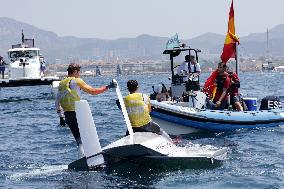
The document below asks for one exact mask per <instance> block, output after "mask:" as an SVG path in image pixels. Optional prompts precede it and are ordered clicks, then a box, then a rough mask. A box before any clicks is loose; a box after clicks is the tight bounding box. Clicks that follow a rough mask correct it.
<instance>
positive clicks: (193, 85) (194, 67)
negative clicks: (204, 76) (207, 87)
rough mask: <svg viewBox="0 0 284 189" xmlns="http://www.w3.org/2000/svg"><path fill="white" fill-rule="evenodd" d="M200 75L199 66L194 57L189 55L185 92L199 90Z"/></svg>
mask: <svg viewBox="0 0 284 189" xmlns="http://www.w3.org/2000/svg"><path fill="white" fill-rule="evenodd" d="M187 56H189V55H187ZM200 73H201V69H200V65H199V63H198V62H196V60H195V57H194V56H193V55H191V56H190V62H189V63H188V82H187V86H186V90H187V91H191V90H193V91H198V90H200V84H199V75H200Z"/></svg>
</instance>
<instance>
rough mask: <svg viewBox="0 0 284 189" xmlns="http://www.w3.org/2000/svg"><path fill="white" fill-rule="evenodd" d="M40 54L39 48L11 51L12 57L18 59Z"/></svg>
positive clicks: (10, 56)
mask: <svg viewBox="0 0 284 189" xmlns="http://www.w3.org/2000/svg"><path fill="white" fill-rule="evenodd" d="M38 55H39V51H38V50H25V51H11V52H9V58H10V59H18V58H20V57H24V58H34V57H35V56H38Z"/></svg>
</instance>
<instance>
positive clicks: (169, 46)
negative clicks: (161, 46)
mask: <svg viewBox="0 0 284 189" xmlns="http://www.w3.org/2000/svg"><path fill="white" fill-rule="evenodd" d="M178 47H179V40H178V34H175V35H174V36H172V37H171V38H170V39H169V40H168V42H167V44H166V49H173V48H178Z"/></svg>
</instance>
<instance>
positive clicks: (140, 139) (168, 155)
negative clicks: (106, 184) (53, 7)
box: [68, 87, 227, 170]
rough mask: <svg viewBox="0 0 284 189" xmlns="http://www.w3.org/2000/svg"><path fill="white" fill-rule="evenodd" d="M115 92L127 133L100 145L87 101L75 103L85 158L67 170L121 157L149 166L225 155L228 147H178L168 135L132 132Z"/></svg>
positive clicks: (107, 161) (218, 159)
mask: <svg viewBox="0 0 284 189" xmlns="http://www.w3.org/2000/svg"><path fill="white" fill-rule="evenodd" d="M116 91H117V95H118V98H119V102H120V104H121V108H122V112H123V115H124V118H125V121H126V125H127V128H128V131H129V135H128V136H125V137H122V138H121V139H119V140H117V141H115V142H113V143H111V144H109V145H107V146H105V147H104V148H101V145H100V142H99V138H98V134H97V131H96V127H95V124H94V120H93V117H92V114H91V110H90V107H89V104H88V102H87V101H86V100H81V101H78V102H76V103H75V108H76V114H77V121H78V125H79V130H80V135H81V139H82V147H83V151H84V157H83V158H81V159H79V160H77V161H75V162H73V163H71V164H69V166H68V168H69V169H75V170H91V169H94V168H97V167H98V166H100V165H103V164H106V165H111V164H114V163H118V162H121V161H122V160H123V161H131V162H137V163H142V164H143V165H144V166H147V165H150V164H148V163H150V162H153V161H154V162H155V163H156V164H157V163H158V164H163V163H165V162H169V161H174V162H178V163H181V162H183V161H188V163H190V162H191V163H194V162H195V163H196V161H197V160H198V161H201V162H202V163H203V165H204V164H206V163H208V165H209V164H212V163H214V161H215V160H216V161H220V160H222V158H224V156H226V154H227V148H221V149H218V148H216V147H213V146H210V145H206V146H200V145H193V146H185V147H181V146H177V145H175V144H174V143H173V142H172V140H171V139H170V138H167V137H164V136H161V135H157V134H155V133H150V132H136V133H133V130H132V127H131V125H130V121H129V118H128V115H127V111H126V109H125V105H124V102H123V99H122V96H121V93H120V89H119V87H117V88H116ZM145 162H147V163H145ZM144 163H145V164H144Z"/></svg>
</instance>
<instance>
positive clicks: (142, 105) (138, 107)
mask: <svg viewBox="0 0 284 189" xmlns="http://www.w3.org/2000/svg"><path fill="white" fill-rule="evenodd" d="M144 98H146V99H144ZM148 101H149V97H147V96H145V97H143V94H141V93H133V94H129V95H127V96H126V97H125V106H126V109H127V112H128V116H129V119H130V122H131V125H132V127H141V126H143V125H146V124H148V123H149V122H150V121H151V117H150V114H149V109H148Z"/></svg>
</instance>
